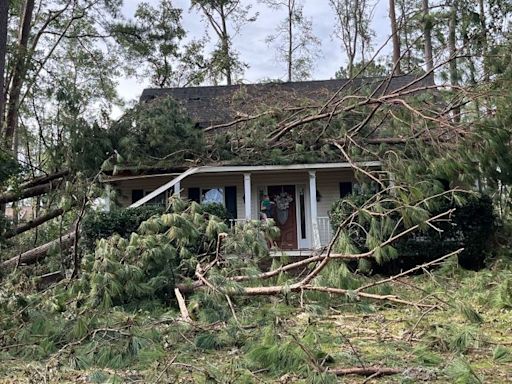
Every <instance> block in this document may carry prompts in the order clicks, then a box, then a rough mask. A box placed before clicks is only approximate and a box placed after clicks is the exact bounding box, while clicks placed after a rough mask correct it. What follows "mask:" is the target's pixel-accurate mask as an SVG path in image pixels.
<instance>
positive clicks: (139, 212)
mask: <svg viewBox="0 0 512 384" xmlns="http://www.w3.org/2000/svg"><path fill="white" fill-rule="evenodd" d="M163 211H164V207H163V206H161V205H144V206H141V207H137V208H130V209H120V208H118V209H113V210H112V211H110V212H92V213H90V214H88V215H86V216H85V217H84V220H83V222H82V227H81V228H82V239H83V241H84V244H85V246H86V248H87V249H89V250H94V248H95V244H96V240H99V239H104V238H108V237H110V236H112V235H113V234H118V235H119V236H121V237H128V236H129V235H130V234H131V233H133V232H137V229H138V228H139V225H140V224H141V223H142V222H143V221H145V220H147V219H149V218H150V217H151V216H153V215H156V214H162V213H163Z"/></svg>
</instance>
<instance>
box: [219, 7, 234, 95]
mask: <svg viewBox="0 0 512 384" xmlns="http://www.w3.org/2000/svg"><path fill="white" fill-rule="evenodd" d="M220 18H221V21H222V37H221V47H222V55H223V56H224V72H225V74H226V84H227V85H231V84H232V82H233V79H232V73H231V72H232V71H231V53H230V52H229V35H228V27H227V24H226V15H225V14H224V7H223V6H222V5H221V7H220Z"/></svg>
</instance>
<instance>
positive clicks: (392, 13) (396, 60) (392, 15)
mask: <svg viewBox="0 0 512 384" xmlns="http://www.w3.org/2000/svg"><path fill="white" fill-rule="evenodd" d="M389 20H390V23H391V34H392V41H393V68H394V69H393V74H394V75H400V74H401V73H402V70H401V69H400V36H399V35H398V24H397V22H396V9H395V0H389Z"/></svg>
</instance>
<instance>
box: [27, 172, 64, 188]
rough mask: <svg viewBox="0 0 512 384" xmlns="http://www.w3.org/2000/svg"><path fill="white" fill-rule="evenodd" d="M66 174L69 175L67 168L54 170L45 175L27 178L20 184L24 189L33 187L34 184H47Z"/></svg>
mask: <svg viewBox="0 0 512 384" xmlns="http://www.w3.org/2000/svg"><path fill="white" fill-rule="evenodd" d="M67 175H69V171H68V170H66V171H59V172H55V173H52V174H50V175H46V176H40V177H36V178H33V179H30V180H27V181H25V182H24V183H22V184H21V188H22V189H25V188H30V187H35V186H36V185H41V184H47V183H49V182H50V181H53V180H55V179H60V178H62V177H65V176H67Z"/></svg>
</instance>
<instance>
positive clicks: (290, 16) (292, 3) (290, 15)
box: [288, 0, 295, 81]
mask: <svg viewBox="0 0 512 384" xmlns="http://www.w3.org/2000/svg"><path fill="white" fill-rule="evenodd" d="M294 6H295V1H294V0H288V81H292V64H293V11H294V10H293V7H294Z"/></svg>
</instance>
